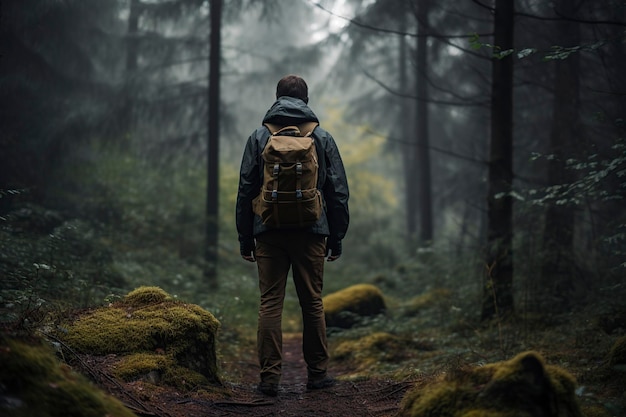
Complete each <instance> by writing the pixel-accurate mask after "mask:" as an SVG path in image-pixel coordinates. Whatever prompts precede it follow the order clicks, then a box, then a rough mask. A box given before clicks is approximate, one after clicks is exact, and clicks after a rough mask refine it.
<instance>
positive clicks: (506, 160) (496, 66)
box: [481, 0, 514, 320]
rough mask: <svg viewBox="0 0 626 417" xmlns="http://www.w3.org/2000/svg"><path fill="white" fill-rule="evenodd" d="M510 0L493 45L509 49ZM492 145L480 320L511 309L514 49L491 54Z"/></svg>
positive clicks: (499, 1) (499, 11) (500, 8)
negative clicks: (504, 52) (492, 56)
mask: <svg viewBox="0 0 626 417" xmlns="http://www.w3.org/2000/svg"><path fill="white" fill-rule="evenodd" d="M513 25H514V5H513V2H512V1H511V0H496V8H495V17H494V44H495V45H496V46H497V47H500V48H501V49H500V50H501V51H506V50H510V49H512V48H513ZM491 82H492V92H491V144H490V149H489V178H488V181H489V183H488V196H487V211H488V213H487V219H488V220H487V221H488V225H487V256H486V277H485V280H484V283H483V303H482V314H481V318H482V319H483V320H487V319H491V318H494V317H502V316H505V315H507V314H509V313H511V312H513V248H512V241H513V200H512V198H511V196H510V192H511V186H512V182H513V54H510V55H508V56H506V57H504V58H498V57H494V58H492V81H491Z"/></svg>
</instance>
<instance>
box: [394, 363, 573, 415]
mask: <svg viewBox="0 0 626 417" xmlns="http://www.w3.org/2000/svg"><path fill="white" fill-rule="evenodd" d="M575 388H576V381H575V380H574V378H573V377H572V376H571V375H570V374H569V373H568V372H567V371H565V370H564V369H562V368H559V367H556V366H551V365H546V364H545V363H544V360H543V358H542V357H541V356H540V355H539V354H538V353H536V352H524V353H521V354H519V355H517V356H516V357H514V358H513V359H511V360H509V361H503V362H498V363H493V364H488V365H486V366H483V367H477V368H471V367H468V368H467V369H457V370H455V371H453V372H450V373H447V374H444V375H442V376H440V377H439V378H438V379H437V380H436V381H423V382H422V383H420V384H418V385H416V386H415V387H414V388H413V389H412V390H410V391H408V392H407V394H406V395H405V397H404V399H403V402H402V409H401V412H400V413H399V415H400V416H404V417H426V416H428V417H431V416H438V417H536V416H543V417H582V416H583V414H582V412H581V410H580V407H579V405H578V403H577V400H576V397H575Z"/></svg>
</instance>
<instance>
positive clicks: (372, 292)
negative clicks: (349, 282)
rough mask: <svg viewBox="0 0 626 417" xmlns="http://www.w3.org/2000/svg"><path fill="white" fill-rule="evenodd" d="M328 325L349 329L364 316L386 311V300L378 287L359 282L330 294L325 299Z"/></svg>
mask: <svg viewBox="0 0 626 417" xmlns="http://www.w3.org/2000/svg"><path fill="white" fill-rule="evenodd" d="M323 302H324V313H325V315H326V326H328V327H339V328H343V329H349V328H351V327H353V326H354V325H356V324H357V323H359V322H360V321H361V320H362V318H363V317H371V316H376V315H379V314H382V313H384V312H385V300H384V298H383V293H382V292H381V291H380V290H379V289H378V287H376V286H374V285H371V284H357V285H353V286H351V287H348V288H344V289H343V290H341V291H337V292H335V293H332V294H329V295H327V296H326V297H324V299H323Z"/></svg>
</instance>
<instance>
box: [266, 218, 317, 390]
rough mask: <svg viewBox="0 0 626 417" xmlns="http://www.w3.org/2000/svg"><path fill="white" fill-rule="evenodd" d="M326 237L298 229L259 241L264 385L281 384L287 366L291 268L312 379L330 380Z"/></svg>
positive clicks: (307, 362) (269, 233) (267, 235)
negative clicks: (325, 303)
mask: <svg viewBox="0 0 626 417" xmlns="http://www.w3.org/2000/svg"><path fill="white" fill-rule="evenodd" d="M325 250H326V238H325V237H324V236H321V235H314V234H310V233H302V232H299V231H291V230H290V231H285V230H281V231H270V232H266V233H263V234H262V235H259V236H258V237H257V239H256V251H255V257H256V262H257V266H258V270H259V289H260V291H261V304H260V306H259V323H258V331H257V351H258V355H259V364H260V366H261V381H264V382H269V383H274V384H278V383H279V381H280V377H281V366H282V343H283V337H282V328H281V324H282V313H283V301H284V299H285V286H286V285H287V275H288V273H289V268H290V267H291V268H292V270H293V280H294V284H295V287H296V292H297V293H298V299H299V301H300V308H301V309H302V322H303V325H304V328H303V332H302V353H303V356H304V361H305V362H306V364H307V370H308V378H309V380H318V379H322V378H324V377H325V376H326V367H327V366H328V348H327V342H326V322H325V319H324V306H323V304H322V286H323V275H324V255H325Z"/></svg>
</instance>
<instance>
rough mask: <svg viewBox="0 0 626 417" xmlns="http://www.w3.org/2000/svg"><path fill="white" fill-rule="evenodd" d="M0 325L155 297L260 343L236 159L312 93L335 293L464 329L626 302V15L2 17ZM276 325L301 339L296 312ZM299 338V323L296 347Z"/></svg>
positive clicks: (270, 1)
mask: <svg viewBox="0 0 626 417" xmlns="http://www.w3.org/2000/svg"><path fill="white" fill-rule="evenodd" d="M1 12H2V14H1V22H0V23H1V25H0V36H1V39H2V42H1V57H0V275H1V284H0V301H1V303H0V310H1V313H2V320H3V321H5V322H6V321H20V320H21V321H22V322H25V321H27V320H32V319H33V317H34V316H36V315H35V314H34V313H35V312H37V311H45V310H48V309H58V308H65V307H85V306H91V305H97V304H101V303H103V302H105V301H110V300H114V299H116V298H117V297H119V296H121V295H123V294H125V293H127V292H128V291H129V290H131V289H133V288H135V287H137V286H140V285H156V286H160V287H161V288H163V289H164V290H166V291H167V292H169V293H171V294H174V295H176V296H177V297H180V298H182V299H185V300H189V301H191V302H194V303H197V304H199V305H201V306H202V307H204V308H206V309H208V310H209V311H211V312H212V313H213V314H215V315H216V316H217V317H218V318H219V319H220V320H221V321H222V323H223V324H224V325H225V326H233V327H236V326H249V327H250V328H254V326H255V325H256V309H257V302H258V301H257V297H258V295H257V291H258V290H257V284H256V266H255V265H254V264H249V263H246V262H244V261H243V260H241V258H240V255H239V245H238V242H237V234H236V230H235V220H234V205H235V198H236V193H237V185H238V171H239V163H240V160H241V154H242V151H243V147H244V144H245V141H246V139H247V137H248V136H249V134H250V133H251V132H252V131H253V130H254V129H255V128H257V127H258V126H260V124H261V120H262V117H263V115H264V114H265V111H266V110H267V108H269V106H270V105H271V104H272V103H273V101H274V93H275V86H276V83H277V81H278V80H279V79H280V78H281V77H282V76H283V75H286V74H289V73H295V74H299V75H301V76H303V77H304V78H305V79H306V80H307V82H308V84H309V90H310V94H309V95H310V106H311V108H312V109H313V110H314V111H315V112H316V113H317V114H318V116H319V117H320V119H321V124H322V126H323V127H324V128H326V129H327V130H329V131H330V132H331V133H332V134H333V136H334V137H335V139H336V141H337V143H338V146H339V149H340V151H341V153H342V156H343V159H344V163H345V166H346V170H347V174H348V180H349V184H350V191H351V199H350V209H351V225H350V229H349V232H348V235H347V237H346V239H345V241H344V254H343V256H342V258H341V259H340V260H339V261H338V262H335V263H331V264H327V266H326V278H325V293H326V294H328V293H330V292H333V291H336V290H339V289H341V288H344V287H347V286H349V285H352V284H356V283H362V282H369V283H374V284H376V285H378V286H379V287H380V288H382V289H383V291H384V292H385V294H387V295H389V296H393V297H398V298H400V299H402V298H404V299H408V298H411V297H416V296H419V295H420V294H423V293H425V292H427V291H430V290H433V289H446V290H447V291H449V293H450V294H451V298H450V301H449V304H448V307H450V310H446V311H444V312H443V313H442V314H443V315H445V316H448V315H452V314H454V315H455V317H458V316H463V317H464V318H465V319H466V320H470V321H475V322H478V321H480V320H488V319H492V318H499V317H503V316H506V315H508V314H509V313H522V312H523V313H529V312H533V313H540V314H545V315H546V316H547V315H549V314H561V313H566V312H571V311H580V310H582V309H583V308H585V306H588V305H593V304H595V305H598V306H601V308H606V309H607V310H608V309H611V308H614V307H616V306H620V305H622V303H623V295H624V293H625V291H624V289H625V288H624V286H625V284H624V280H623V277H624V272H625V270H626V269H625V268H626V239H625V237H626V211H625V209H624V201H623V199H624V196H625V193H626V140H625V136H624V129H625V121H624V117H625V111H624V110H625V107H624V104H625V97H626V96H625V94H626V76H625V75H624V74H626V36H625V30H626V5H625V4H624V2H623V1H611V0H606V1H591V0H554V1H545V0H516V1H509V0H474V1H462V2H459V1H451V0H439V1H434V0H421V1H409V0H369V1H360V0H359V1H353V0H343V1H326V0H295V1H288V0H282V1H280V0H265V1H255V0H223V1H222V0H211V1H207V0H66V1H63V2H59V1H49V0H36V1H31V2H29V4H28V6H25V5H24V3H23V1H22V0H3V1H2V3H1ZM286 314H287V316H288V317H289V318H290V319H289V320H288V321H287V323H286V326H292V328H293V329H297V328H298V322H297V320H298V315H299V313H298V305H297V299H296V298H295V292H294V291H290V292H289V295H288V299H287V304H286ZM290 323H291V324H290Z"/></svg>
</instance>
